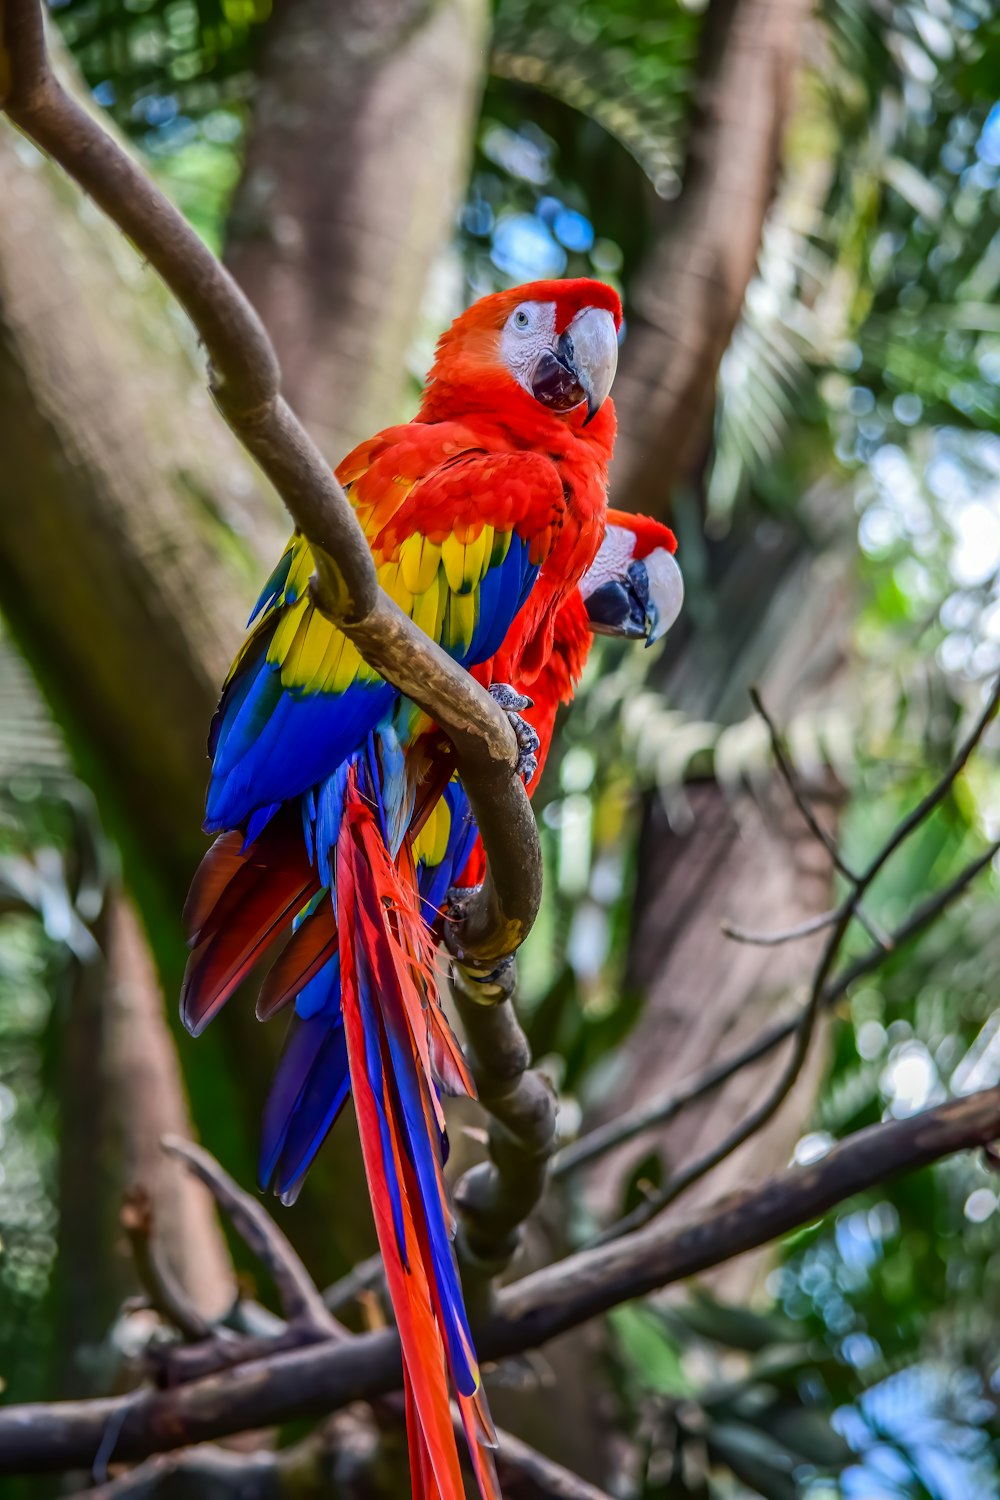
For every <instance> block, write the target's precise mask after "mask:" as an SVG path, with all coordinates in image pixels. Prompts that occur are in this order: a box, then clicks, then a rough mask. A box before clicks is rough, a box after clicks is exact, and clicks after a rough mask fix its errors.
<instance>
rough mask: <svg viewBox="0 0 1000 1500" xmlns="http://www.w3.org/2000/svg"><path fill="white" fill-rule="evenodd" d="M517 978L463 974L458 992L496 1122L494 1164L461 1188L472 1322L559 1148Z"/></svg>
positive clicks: (551, 1099) (508, 973)
mask: <svg viewBox="0 0 1000 1500" xmlns="http://www.w3.org/2000/svg"><path fill="white" fill-rule="evenodd" d="M515 972H516V971H515V966H514V961H513V959H511V960H510V961H509V962H508V963H507V964H505V965H504V966H503V968H502V969H501V970H500V971H499V972H498V973H497V974H496V975H495V976H494V977H493V979H492V981H491V980H489V979H487V980H485V981H480V980H477V979H475V978H474V977H473V976H471V975H470V974H468V972H467V971H465V970H459V973H458V976H457V979H456V982H455V984H454V985H453V988H452V993H453V994H454V997H455V1004H456V1006H457V1009H458V1013H459V1015H460V1016H461V1018H462V1026H463V1028H464V1031H465V1036H466V1043H467V1047H468V1052H469V1064H470V1067H471V1069H472V1076H473V1078H474V1079H475V1081H476V1089H477V1092H478V1095H479V1099H480V1102H481V1103H482V1105H483V1107H484V1108H485V1109H486V1110H487V1112H488V1113H489V1116H490V1136H489V1144H490V1160H489V1161H484V1162H479V1163H478V1164H477V1165H476V1166H474V1167H471V1168H470V1169H469V1171H468V1172H466V1173H465V1174H464V1176H463V1177H461V1178H460V1179H459V1181H458V1183H457V1185H456V1188H455V1207H456V1208H457V1210H458V1214H459V1222H460V1226H461V1228H460V1234H459V1242H458V1255H459V1263H460V1265H461V1267H462V1281H463V1284H464V1287H465V1293H466V1299H467V1301H468V1303H469V1307H470V1312H471V1314H472V1316H473V1317H475V1316H476V1315H477V1314H479V1313H482V1311H483V1310H484V1306H485V1299H486V1298H487V1297H488V1296H489V1295H490V1288H491V1284H492V1281H493V1278H494V1277H496V1276H499V1275H500V1274H501V1273H502V1272H503V1271H505V1270H506V1269H507V1267H508V1265H509V1264H510V1262H511V1260H512V1259H513V1257H514V1254H515V1251H516V1250H517V1247H518V1243H519V1240H520V1228H521V1225H522V1224H523V1223H524V1221H525V1220H526V1219H527V1217H528V1215H529V1214H530V1213H531V1211H532V1209H534V1207H535V1205H536V1204H537V1203H538V1201H539V1200H540V1198H541V1196H542V1193H543V1192H544V1191H545V1182H546V1178H547V1176H548V1166H549V1162H550V1160H551V1158H552V1154H553V1152H554V1150H555V1144H556V1098H555V1093H554V1091H553V1089H552V1086H551V1084H550V1083H549V1082H548V1080H547V1079H546V1078H545V1077H543V1075H542V1074H541V1073H539V1072H538V1071H537V1070H536V1069H533V1068H532V1067H531V1066H530V1063H531V1048H530V1047H529V1045H528V1038H527V1037H526V1036H525V1034H524V1032H523V1030H522V1029H521V1025H520V1022H519V1021H518V1019H517V1015H516V1013H515V1010H514V1004H513V991H514V986H515V982H516V981H515Z"/></svg>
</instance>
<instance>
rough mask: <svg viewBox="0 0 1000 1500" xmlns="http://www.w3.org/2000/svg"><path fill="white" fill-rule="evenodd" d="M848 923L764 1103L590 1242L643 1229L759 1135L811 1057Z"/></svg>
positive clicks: (843, 918)
mask: <svg viewBox="0 0 1000 1500" xmlns="http://www.w3.org/2000/svg"><path fill="white" fill-rule="evenodd" d="M850 922H851V912H850V910H848V909H842V910H841V911H840V913H839V914H838V917H837V922H836V924H835V925H834V927H833V928H832V929H831V932H830V935H829V937H828V938H827V940H826V943H825V944H824V947H823V952H822V954H821V956H820V960H819V963H818V964H817V966H816V971H815V973H814V975H813V982H812V985H811V986H810V990H809V999H808V1000H807V1002H806V1005H805V1008H804V1009H803V1011H802V1013H801V1014H800V1016H799V1017H798V1019H797V1021H796V1024H795V1031H794V1033H793V1036H794V1042H793V1046H792V1050H791V1053H790V1054H789V1056H788V1059H787V1061H786V1063H785V1065H784V1067H783V1068H782V1070H781V1073H780V1074H779V1076H778V1078H777V1079H776V1080H775V1082H774V1084H773V1085H772V1087H771V1089H770V1091H769V1092H768V1094H767V1095H766V1096H765V1098H764V1099H763V1100H762V1101H761V1103H760V1104H758V1106H757V1108H756V1109H755V1110H752V1111H751V1112H750V1114H749V1115H747V1117H746V1118H745V1119H744V1120H741V1121H740V1123H739V1124H738V1125H735V1126H734V1127H733V1129H732V1130H731V1131H729V1133H728V1135H725V1136H723V1138H722V1140H721V1141H719V1142H718V1143H717V1144H716V1145H714V1146H711V1147H709V1149H708V1150H707V1151H705V1152H704V1153H703V1154H702V1155H701V1156H698V1157H696V1158H695V1159H694V1161H692V1162H690V1163H689V1164H688V1165H687V1166H686V1167H682V1168H681V1170H680V1171H679V1172H675V1173H674V1175H673V1176H672V1177H670V1178H668V1180H667V1181H666V1182H665V1183H664V1184H663V1186H662V1187H661V1188H657V1189H656V1191H655V1192H651V1193H649V1194H648V1196H647V1197H645V1198H643V1200H642V1201H641V1202H640V1203H639V1204H637V1206H636V1207H635V1208H634V1209H633V1210H632V1212H631V1213H628V1214H624V1215H623V1216H622V1217H621V1218H620V1219H617V1220H616V1221H615V1222H614V1223H613V1224H609V1225H608V1227H607V1228H606V1229H603V1230H602V1231H601V1233H600V1234H598V1235H595V1236H594V1238H593V1240H591V1242H590V1243H591V1244H593V1245H604V1244H607V1243H609V1242H610V1241H611V1240H617V1239H620V1238H621V1237H622V1235H624V1234H629V1233H631V1232H632V1231H633V1230H635V1229H641V1228H642V1226H643V1225H644V1224H648V1223H649V1221H650V1220H651V1219H654V1218H655V1217H656V1216H657V1214H660V1213H662V1212H663V1210H664V1209H665V1208H667V1207H668V1205H669V1204H671V1203H673V1202H674V1201H675V1199H677V1198H679V1197H680V1196H681V1194H682V1193H686V1192H687V1190H688V1189H689V1188H691V1187H693V1186H694V1184H695V1183H696V1182H700V1180H701V1179H702V1178H703V1177H705V1176H706V1175H707V1174H708V1173H709V1172H711V1171H712V1170H713V1169H714V1168H715V1167H717V1166H718V1165H719V1163H720V1162H721V1161H724V1160H725V1158H726V1157H727V1156H730V1155H731V1154H732V1153H733V1152H734V1151H735V1150H736V1149H737V1148H738V1147H739V1146H742V1145H743V1144H744V1142H745V1141H748V1140H749V1139H750V1137H751V1136H752V1135H756V1133H757V1131H758V1130H762V1129H763V1127H764V1126H765V1125H766V1124H767V1122H768V1121H769V1120H771V1119H772V1118H773V1117H774V1115H775V1114H776V1113H777V1112H778V1110H779V1109H780V1107H781V1105H782V1104H783V1103H784V1101H785V1100H786V1099H787V1098H788V1095H789V1094H790V1093H791V1091H792V1089H793V1088H794V1087H795V1082H796V1080H797V1078H798V1076H799V1073H800V1072H801V1070H802V1065H803V1063H804V1062H805V1060H806V1057H807V1056H808V1053H809V1044H810V1042H811V1041H812V1037H813V1032H814V1030H815V1027H816V1018H817V1016H818V1015H819V1012H820V1008H821V1006H822V1003H823V990H824V987H825V985H826V981H827V979H828V977H829V975H830V972H831V970H832V968H833V966H834V964H835V963H836V961H837V956H838V954H839V952H840V945H841V943H842V942H843V940H844V934H845V933H846V931H847V929H848V927H849V926H850Z"/></svg>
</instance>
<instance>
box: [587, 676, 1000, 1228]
mask: <svg viewBox="0 0 1000 1500" xmlns="http://www.w3.org/2000/svg"><path fill="white" fill-rule="evenodd" d="M751 697H752V698H753V702H754V706H755V708H757V710H758V712H759V713H760V714H761V715H762V717H763V718H764V719H765V722H766V723H767V725H768V728H769V729H770V730H771V737H772V743H773V744H774V745H775V749H776V753H777V752H778V751H779V750H780V746H781V741H780V736H779V735H778V733H777V730H776V729H775V727H774V725H773V723H772V721H771V720H770V718H768V716H767V714H766V712H765V710H764V707H763V704H762V703H761V699H760V695H759V693H757V692H756V691H752V693H751ZM998 709H1000V677H998V678H997V680H996V682H995V683H994V686H993V691H992V692H991V693H990V696H989V698H988V699H987V701H986V704H985V706H984V708H983V709H982V711H981V712H980V714H979V716H978V718H977V719H976V722H975V724H974V725H973V727H972V730H971V731H970V733H969V734H968V736H967V737H966V739H965V740H964V741H963V743H962V745H961V746H960V747H959V749H958V751H957V752H956V754H955V756H954V757H953V759H952V761H951V763H950V764H949V765H948V767H947V769H946V770H945V771H944V772H943V773H942V775H941V776H940V777H939V778H938V780H937V781H936V782H935V784H934V786H933V787H932V788H931V790H930V791H929V792H928V793H927V795H926V796H924V797H922V798H921V799H920V801H919V802H918V803H917V805H916V806H915V807H914V808H912V809H911V810H910V812H908V813H907V814H906V816H905V817H904V818H902V819H901V820H900V822H899V823H898V824H897V826H896V828H895V829H894V831H893V832H892V833H891V834H890V836H889V838H888V839H886V841H885V843H884V844H883V845H882V847H881V848H880V849H879V850H878V852H877V853H876V854H875V855H874V857H873V858H872V859H871V861H870V862H869V863H868V865H867V866H866V867H865V869H864V870H863V871H862V872H861V873H860V874H857V875H850V876H849V879H850V882H851V889H850V891H849V892H848V894H847V896H846V897H845V899H844V901H843V902H842V903H841V905H840V907H839V908H838V910H837V913H836V919H835V921H834V923H833V925H832V927H831V930H830V935H829V937H828V938H827V940H826V943H825V944H824V945H823V951H822V953H821V954H820V959H819V963H818V964H817V966H816V970H815V972H814V975H813V980H812V984H811V986H810V991H809V999H808V1001H807V1003H806V1006H805V1008H804V1010H803V1011H802V1013H801V1015H800V1016H799V1017H798V1019H797V1021H796V1023H795V1026H794V1032H793V1035H794V1044H793V1047H792V1051H791V1055H790V1056H789V1058H788V1061H787V1062H786V1063H785V1066H784V1067H783V1068H782V1070H781V1073H780V1075H779V1076H778V1078H777V1079H776V1080H775V1082H774V1084H773V1085H772V1087H771V1089H770V1090H769V1092H768V1094H767V1095H766V1097H765V1098H764V1099H763V1100H762V1102H761V1103H760V1104H759V1105H758V1106H757V1108H756V1109H755V1110H753V1111H752V1112H751V1113H750V1114H749V1115H748V1116H747V1117H746V1119H745V1120H741V1121H740V1123H739V1124H738V1125H736V1126H734V1128H733V1129H732V1130H731V1131H730V1132H729V1133H728V1135H725V1136H724V1137H723V1138H722V1140H721V1141H719V1142H718V1143H717V1144H716V1145H714V1146H711V1147H710V1148H709V1149H708V1150H707V1151H706V1152H704V1153H703V1154H702V1155H701V1156H699V1157H696V1158H695V1160H694V1161H692V1162H690V1163H689V1164H688V1165H687V1166H685V1167H682V1168H681V1170H680V1171H679V1172H677V1173H675V1174H674V1176H672V1177H671V1178H669V1179H668V1181H667V1182H665V1183H664V1184H663V1186H662V1187H661V1188H659V1189H657V1191H656V1192H654V1193H651V1194H650V1195H649V1196H648V1197H647V1198H645V1199H644V1200H643V1201H642V1202H641V1203H640V1204H638V1206H637V1207H636V1208H634V1209H633V1210H632V1212H631V1213H629V1214H625V1215H624V1216H623V1217H622V1218H621V1219H619V1220H617V1221H616V1222H615V1223H614V1224H611V1225H609V1226H608V1227H607V1228H606V1229H604V1230H603V1231H602V1232H601V1233H600V1234H599V1235H598V1236H597V1237H596V1238H595V1240H594V1242H593V1243H594V1244H597V1245H601V1244H605V1243H606V1242H608V1241H609V1240H613V1239H617V1238H619V1237H620V1236H621V1235H623V1234H627V1233H628V1232H629V1231H631V1230H634V1229H639V1228H641V1227H642V1225H644V1224H648V1223H649V1221H650V1220H651V1219H653V1218H655V1216H656V1215H657V1214H659V1213H662V1211H663V1210H664V1209H665V1208H667V1207H668V1206H669V1205H670V1204H671V1203H673V1202H674V1201H675V1200H676V1199H677V1198H679V1197H680V1195H681V1194H682V1193H685V1192H687V1190H688V1188H690V1187H693V1185H694V1184H695V1183H696V1182H700V1180H701V1179H702V1178H703V1177H705V1176H706V1175H707V1174H708V1173H709V1172H711V1171H712V1170H713V1169H714V1168H715V1167H717V1166H718V1165H719V1163H720V1162H721V1161H724V1160H725V1158H726V1157H727V1156H729V1155H731V1153H732V1152H733V1151H735V1150H737V1148H738V1147H740V1146H742V1145H743V1144H744V1142H745V1141H748V1140H749V1139H750V1137H751V1136H753V1135H755V1134H756V1133H757V1131H758V1130H761V1129H762V1128H763V1127H764V1126H765V1125H766V1124H767V1123H768V1121H769V1120H771V1119H772V1118H773V1117H774V1115H775V1114H776V1113H777V1111H778V1110H779V1109H780V1107H781V1105H782V1104H783V1102H784V1101H785V1099H786V1098H787V1097H788V1095H789V1093H790V1092H791V1090H792V1088H793V1087H794V1085H795V1081H796V1079H797V1078H798V1076H799V1073H800V1072H801V1070H802V1065H803V1063H804V1062H805V1059H806V1057H807V1055H808V1052H809V1044H810V1042H811V1041H812V1036H813V1032H814V1030H815V1026H816V1018H817V1016H818V1015H819V1013H820V1010H821V1009H822V1007H823V1003H824V994H825V991H826V989H827V986H828V982H829V979H830V975H831V971H832V969H833V967H834V965H835V964H836V962H837V958H838V956H839V953H840V948H841V944H842V943H843V941H844V938H845V936H846V934H847V929H848V928H849V927H850V925H851V921H852V919H853V918H854V917H855V916H857V915H858V909H859V907H860V904H861V900H862V898H863V897H864V895H865V894H866V893H867V891H868V890H869V888H870V887H871V885H872V883H873V881H874V880H875V878H876V876H877V875H878V874H879V873H880V871H881V870H882V869H883V868H884V867H885V865H886V864H887V862H888V861H889V859H890V858H891V856H892V855H893V854H894V853H895V852H896V850H897V849H899V848H900V846H901V845H902V844H903V843H904V842H905V840H906V839H907V838H909V836H910V834H911V833H913V832H914V831H915V829H917V828H919V827H920V825H921V824H922V823H923V822H924V820H925V819H926V818H928V817H930V815H931V813H932V812H933V811H934V809H935V808H936V807H938V806H939V805H940V803H941V802H943V801H944V798H945V797H946V796H947V795H948V792H949V791H950V790H951V788H952V787H953V785H954V783H955V780H956V778H957V777H958V776H959V775H960V774H961V772H962V771H963V770H964V768H965V766H966V764H967V763H968V760H969V757H970V756H971V755H972V753H973V751H974V750H975V748H976V746H977V745H978V744H979V742H980V740H981V739H982V737H983V735H984V734H985V733H986V730H987V728H988V726H989V724H990V723H991V722H992V720H993V718H994V717H995V715H996V713H997V710H998ZM785 774H786V779H787V777H791V780H790V781H789V786H790V788H791V789H792V790H793V791H794V772H793V771H792V769H791V766H790V764H787V763H786V772H785ZM797 800H799V799H797ZM799 807H800V809H801V810H802V812H803V815H804V816H805V817H806V819H807V821H808V822H809V826H810V827H811V828H812V830H813V832H814V833H815V835H816V837H817V838H818V839H819V840H820V842H821V843H822V844H823V846H824V847H825V848H827V849H828V850H829V849H830V848H831V845H830V842H829V840H828V836H827V835H826V831H825V829H823V828H822V827H821V825H819V824H818V823H817V822H816V821H815V819H814V817H813V814H812V809H811V808H810V807H809V805H808V803H807V802H806V801H805V798H802V799H801V800H799ZM834 857H835V859H836V862H837V868H838V869H840V870H841V871H843V872H845V873H846V872H848V870H849V866H848V865H847V864H846V863H845V862H844V860H843V859H842V858H841V857H840V853H839V851H835V853H834ZM876 943H877V946H878V948H879V949H880V950H882V951H883V952H889V951H891V949H892V947H893V941H892V939H891V938H886V937H884V936H882V935H881V934H880V933H879V934H876Z"/></svg>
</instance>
